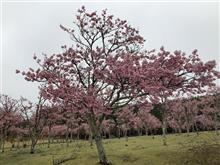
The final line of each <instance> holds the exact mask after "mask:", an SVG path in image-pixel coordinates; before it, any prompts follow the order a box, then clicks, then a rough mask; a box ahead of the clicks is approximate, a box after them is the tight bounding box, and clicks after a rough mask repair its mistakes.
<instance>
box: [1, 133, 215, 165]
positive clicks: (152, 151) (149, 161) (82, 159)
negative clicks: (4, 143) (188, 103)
mask: <svg viewBox="0 0 220 165" xmlns="http://www.w3.org/2000/svg"><path fill="white" fill-rule="evenodd" d="M211 134H213V133H210V132H209V133H208V132H203V133H201V134H200V135H199V136H197V135H196V134H190V137H186V134H182V135H168V136H167V142H168V146H162V142H161V136H155V139H153V138H152V136H140V137H130V138H129V140H128V142H126V141H125V139H124V138H121V139H110V140H108V139H107V140H104V145H105V148H106V152H107V156H108V159H109V160H111V162H112V163H113V164H114V165H125V164H126V165H134V164H135V165H180V164H182V163H181V159H180V158H181V156H182V155H183V151H184V147H183V146H182V145H181V143H184V144H185V143H191V144H192V143H195V144H196V143H197V142H198V141H201V140H202V139H207V138H209V136H210V135H211ZM126 144H127V145H126ZM78 146H81V147H80V148H79V147H78ZM72 153H74V155H76V156H77V157H76V159H74V160H70V161H67V162H65V163H62V165H97V161H98V159H97V152H96V148H95V146H93V147H92V148H91V147H90V146H89V143H88V142H87V141H80V142H72V143H71V144H70V146H69V147H66V144H53V145H51V148H49V149H48V148H47V146H46V145H44V146H37V150H36V153H35V154H32V155H31V154H29V149H20V150H17V151H6V152H5V153H3V154H2V153H0V165H51V164H52V159H53V155H54V158H55V159H57V158H65V157H68V156H70V155H71V154H72Z"/></svg>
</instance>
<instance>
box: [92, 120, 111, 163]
mask: <svg viewBox="0 0 220 165" xmlns="http://www.w3.org/2000/svg"><path fill="white" fill-rule="evenodd" d="M89 125H90V127H91V131H92V135H93V136H94V139H95V143H96V147H97V150H98V156H99V161H100V164H102V165H109V161H108V160H107V157H106V153H105V149H104V146H103V144H102V136H101V133H100V130H99V128H98V126H97V124H96V122H95V120H94V119H93V118H92V117H91V116H90V117H89Z"/></svg>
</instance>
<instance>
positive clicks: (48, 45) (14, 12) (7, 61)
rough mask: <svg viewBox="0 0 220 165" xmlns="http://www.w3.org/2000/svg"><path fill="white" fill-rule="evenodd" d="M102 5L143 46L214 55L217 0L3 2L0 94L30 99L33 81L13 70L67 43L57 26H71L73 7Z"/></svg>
mask: <svg viewBox="0 0 220 165" xmlns="http://www.w3.org/2000/svg"><path fill="white" fill-rule="evenodd" d="M82 5H85V7H86V8H87V9H88V10H89V11H94V10H96V11H101V10H102V9H105V8H107V9H108V12H109V13H110V14H113V15H114V16H115V17H119V18H121V19H126V20H128V22H129V23H130V24H131V25H133V26H134V27H136V28H138V29H139V30H140V33H141V35H142V36H143V37H144V38H145V39H146V43H145V46H146V48H149V49H153V48H156V49H158V48H160V46H161V45H164V46H165V48H167V49H169V50H176V49H177V50H183V51H185V52H186V53H189V52H191V51H192V50H193V49H194V48H197V49H198V50H199V54H200V56H201V58H202V59H203V60H204V61H207V60H211V59H215V60H216V61H220V57H219V22H218V20H219V13H218V10H219V7H218V6H219V5H218V4H217V3H128V2H127V3H94V2H93V3H3V11H2V13H3V15H2V17H3V36H2V37H3V38H2V40H3V43H2V44H3V45H2V47H3V51H2V53H3V55H2V59H3V61H2V65H3V66H2V74H3V75H2V76H1V77H2V80H1V85H2V90H3V91H2V92H3V93H5V94H8V95H10V96H12V97H14V98H19V96H20V95H22V96H24V97H26V98H29V99H30V100H32V101H34V100H36V98H37V93H38V90H37V84H36V83H31V82H26V81H25V80H24V79H23V77H21V76H20V75H16V74H15V69H20V70H27V69H28V68H29V67H36V65H35V63H34V61H33V58H32V57H33V54H34V53H36V54H37V55H38V56H41V54H42V53H47V54H51V53H57V52H60V51H61V48H60V46H62V45H65V44H67V45H71V44H72V43H71V40H70V38H69V36H68V35H67V34H66V33H65V32H63V31H62V30H61V29H60V28H59V24H63V25H67V26H71V25H72V22H73V20H74V19H75V14H76V11H77V9H78V8H80V7H81V6H82Z"/></svg>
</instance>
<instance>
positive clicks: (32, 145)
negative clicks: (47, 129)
mask: <svg viewBox="0 0 220 165" xmlns="http://www.w3.org/2000/svg"><path fill="white" fill-rule="evenodd" d="M36 144H37V139H36V138H35V137H32V138H31V151H30V153H31V154H33V153H34V152H35V146H36Z"/></svg>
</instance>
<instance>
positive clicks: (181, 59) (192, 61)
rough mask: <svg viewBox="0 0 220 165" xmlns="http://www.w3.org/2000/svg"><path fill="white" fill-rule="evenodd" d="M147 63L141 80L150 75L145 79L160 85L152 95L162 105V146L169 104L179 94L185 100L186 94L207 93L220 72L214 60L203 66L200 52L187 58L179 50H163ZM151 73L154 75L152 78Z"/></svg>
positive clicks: (219, 75) (164, 142) (145, 62)
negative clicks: (216, 68) (184, 95)
mask: <svg viewBox="0 0 220 165" xmlns="http://www.w3.org/2000/svg"><path fill="white" fill-rule="evenodd" d="M144 64H145V65H142V67H143V69H142V72H143V73H142V74H143V76H142V77H144V73H148V74H146V75H147V76H148V77H146V76H145V79H147V78H148V79H149V78H150V79H151V80H154V81H155V84H157V91H158V92H155V93H153V94H151V95H154V96H155V95H156V98H157V99H158V103H159V104H160V110H161V114H162V131H163V144H164V145H166V127H167V112H168V105H167V104H168V102H169V101H170V100H172V99H173V97H175V96H176V95H178V96H179V97H182V95H183V94H184V93H191V94H201V93H204V92H205V91H206V88H207V87H210V86H214V85H215V80H216V79H217V78H220V73H219V72H218V71H217V70H215V66H216V63H215V61H208V62H205V63H204V62H203V61H202V60H201V59H200V58H199V55H198V51H197V50H194V51H193V52H192V53H191V54H190V55H189V56H186V54H185V53H184V52H182V51H178V50H176V51H174V52H173V53H171V52H170V51H167V50H165V48H164V47H161V48H160V51H159V52H158V53H156V54H155V53H154V52H152V53H151V55H149V57H148V59H147V60H146V61H144ZM152 68H154V69H152ZM155 68H157V69H155ZM149 72H151V74H152V75H151V76H150V77H149V75H150V74H149ZM143 86H144V85H143ZM148 87H149V86H148ZM143 89H144V88H143Z"/></svg>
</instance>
